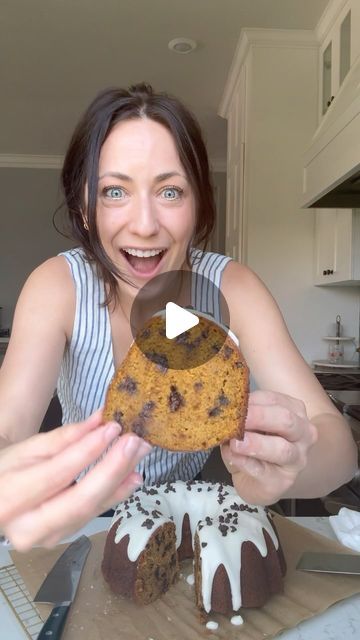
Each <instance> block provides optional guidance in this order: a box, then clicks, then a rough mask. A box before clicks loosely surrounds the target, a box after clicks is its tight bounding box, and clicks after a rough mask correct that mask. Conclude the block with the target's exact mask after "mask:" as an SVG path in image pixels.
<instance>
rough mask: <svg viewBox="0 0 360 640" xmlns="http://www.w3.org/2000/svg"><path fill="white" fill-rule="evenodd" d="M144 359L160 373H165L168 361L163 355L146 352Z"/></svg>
mask: <svg viewBox="0 0 360 640" xmlns="http://www.w3.org/2000/svg"><path fill="white" fill-rule="evenodd" d="M145 355H146V357H147V358H149V360H151V362H153V363H154V364H156V365H157V366H158V368H159V369H160V371H161V372H162V373H167V370H168V368H169V361H168V359H167V356H166V355H165V354H164V353H156V352H155V351H147V352H146V353H145Z"/></svg>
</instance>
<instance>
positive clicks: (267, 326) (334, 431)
mask: <svg viewBox="0 0 360 640" xmlns="http://www.w3.org/2000/svg"><path fill="white" fill-rule="evenodd" d="M223 289H224V295H225V297H226V299H227V300H228V303H229V301H230V304H229V306H230V317H231V320H232V322H231V325H232V329H233V331H234V332H235V334H236V335H237V336H238V337H239V340H240V346H241V350H242V352H243V354H244V356H245V359H246V360H247V363H248V365H249V368H250V371H251V373H252V375H253V376H254V378H255V380H256V382H257V385H258V386H259V388H260V389H261V390H262V391H256V392H254V393H253V394H251V396H250V400H249V410H248V417H247V421H246V436H245V439H244V441H241V442H240V441H232V442H231V443H230V445H228V446H225V447H223V449H222V453H223V459H224V462H225V464H226V465H227V467H228V469H229V470H230V472H232V473H233V479H234V484H236V485H237V488H238V490H239V493H240V494H244V492H245V494H246V495H248V496H249V497H250V498H252V499H253V500H252V501H254V502H262V503H268V504H269V503H271V502H275V501H276V500H278V499H279V498H281V497H307V498H310V497H315V496H321V495H326V494H327V493H329V492H330V491H332V490H334V489H335V488H336V487H338V486H339V485H341V484H343V483H345V482H347V481H348V480H350V479H351V478H352V477H353V476H354V474H355V472H356V469H357V449H356V445H355V443H354V440H353V438H352V435H351V431H350V428H349V426H348V424H347V423H346V421H345V420H344V418H343V417H342V416H341V414H340V413H339V412H338V411H337V409H336V408H335V407H334V405H333V403H332V402H331V400H330V399H329V398H328V396H327V394H326V393H325V391H324V390H323V388H322V387H321V385H320V383H319V382H318V380H317V379H316V378H315V376H314V375H313V373H312V371H311V369H310V367H309V366H308V365H307V364H306V362H305V361H304V360H303V358H302V356H301V355H300V353H299V352H298V350H297V348H296V346H295V344H294V343H293V341H292V339H291V337H290V336H289V333H288V330H287V328H286V326H285V323H284V320H283V318H282V315H281V313H280V311H279V308H278V307H277V305H276V303H275V301H274V299H273V298H272V296H271V295H270V293H269V292H268V290H267V289H266V287H265V286H264V284H263V283H262V282H261V281H260V280H259V278H257V276H255V274H253V273H252V272H251V271H250V270H249V269H247V268H246V267H244V266H242V265H239V264H237V263H230V264H229V265H228V267H227V269H226V271H225V273H224V283H223ZM229 462H232V464H229ZM234 467H235V468H236V471H235V472H234ZM231 469H232V471H231ZM246 495H245V497H246ZM249 501H251V500H249Z"/></svg>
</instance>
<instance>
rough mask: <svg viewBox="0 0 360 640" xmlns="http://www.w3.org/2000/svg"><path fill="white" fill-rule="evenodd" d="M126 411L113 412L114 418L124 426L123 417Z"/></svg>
mask: <svg viewBox="0 0 360 640" xmlns="http://www.w3.org/2000/svg"><path fill="white" fill-rule="evenodd" d="M123 415H124V413H123V412H122V411H120V410H118V411H114V413H113V419H114V420H115V422H118V423H119V424H121V426H123V423H122V420H121V418H122V417H123Z"/></svg>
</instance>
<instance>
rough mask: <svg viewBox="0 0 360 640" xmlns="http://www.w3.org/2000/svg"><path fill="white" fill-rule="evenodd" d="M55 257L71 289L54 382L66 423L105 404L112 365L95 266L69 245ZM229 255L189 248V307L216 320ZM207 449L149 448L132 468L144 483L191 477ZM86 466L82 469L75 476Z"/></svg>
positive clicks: (108, 329)
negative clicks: (69, 326) (71, 312)
mask: <svg viewBox="0 0 360 640" xmlns="http://www.w3.org/2000/svg"><path fill="white" fill-rule="evenodd" d="M59 255H62V256H64V257H65V258H66V260H67V262H68V264H69V268H70V270H71V274H72V277H73V280H74V284H75V291H76V310H75V318H74V326H73V333H72V337H71V341H70V343H69V344H68V345H67V347H66V349H65V352H64V357H63V361H62V365H61V370H60V374H59V379H58V383H57V393H58V397H59V400H60V404H61V407H62V412H63V419H62V421H63V424H67V423H69V422H79V421H80V420H85V419H86V418H88V417H89V416H90V415H91V414H92V413H93V412H94V411H96V409H99V408H100V407H102V406H104V402H105V395H106V391H107V387H108V385H109V383H110V381H111V379H112V377H113V375H114V373H115V369H114V358H113V350H112V337H111V325H110V316H109V311H108V308H107V307H106V306H101V303H102V302H103V301H104V299H105V286H104V282H103V280H101V279H99V277H98V275H97V273H96V268H95V265H94V264H93V263H90V262H89V261H88V260H87V259H86V257H85V254H84V252H83V250H82V249H80V248H76V249H71V250H70V251H65V252H63V253H61V254H59ZM230 259H231V258H228V257H226V256H223V255H221V254H218V253H211V252H203V251H200V250H199V249H192V250H191V254H190V260H191V264H192V272H193V274H194V277H193V291H192V305H193V307H194V308H195V309H198V310H201V311H204V312H207V313H211V314H212V315H213V316H214V318H215V320H218V321H219V322H222V317H221V311H220V299H219V289H220V285H221V277H222V273H223V271H224V268H225V266H226V265H227V263H228V262H229V261H230ZM198 276H204V278H201V277H200V278H199V277H198ZM204 285H205V286H204ZM214 285H215V286H214ZM210 453H211V450H207V451H198V452H195V453H193V452H191V453H189V452H185V453H179V452H172V451H168V450H165V449H162V448H161V447H153V449H152V451H151V452H150V453H149V454H148V455H147V456H146V457H145V458H144V459H143V460H142V461H141V462H140V464H139V465H138V466H137V467H136V471H138V472H139V473H140V474H141V475H142V476H143V478H144V482H145V483H146V484H147V485H151V484H155V483H157V482H167V481H171V480H184V481H187V480H192V479H193V478H195V477H196V475H197V474H198V473H199V472H200V471H201V469H202V467H203V466H204V464H205V462H206V460H207V458H208V457H209V455H210ZM91 466H93V465H91ZM90 468H91V467H88V468H86V469H84V471H83V472H82V473H81V474H80V476H79V478H80V477H82V476H83V475H85V473H87V471H89V469H90Z"/></svg>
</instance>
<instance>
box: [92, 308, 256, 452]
mask: <svg viewBox="0 0 360 640" xmlns="http://www.w3.org/2000/svg"><path fill="white" fill-rule="evenodd" d="M199 362H200V363H201V364H199ZM248 387H249V371H248V368H247V365H246V362H245V360H244V357H243V356H242V354H241V352H240V350H239V348H238V346H237V344H235V342H234V340H232V338H231V337H230V336H229V335H228V334H227V332H226V331H224V329H223V328H222V327H221V326H220V325H218V324H217V323H216V322H214V321H212V320H210V319H208V318H206V317H203V316H200V318H199V324H197V325H196V326H195V327H193V328H192V329H190V330H189V331H186V332H184V333H182V334H180V335H179V336H178V337H177V338H175V339H173V340H169V339H168V338H166V336H165V319H164V317H162V316H153V317H152V318H150V320H148V321H147V322H146V323H145V325H144V327H143V328H142V330H141V332H140V333H139V336H138V337H137V339H136V341H134V342H133V344H132V345H131V347H130V349H129V351H128V353H127V355H126V357H125V359H124V361H123V363H122V364H121V366H120V367H119V369H118V370H117V372H116V374H115V376H114V378H113V380H112V381H111V383H110V385H109V388H108V391H107V395H106V400H105V409H104V414H103V415H104V419H105V420H116V421H117V422H119V423H120V424H121V426H122V432H123V433H126V432H129V431H133V432H135V433H136V434H137V435H139V436H141V437H142V438H144V439H145V440H147V441H148V442H149V443H150V444H152V445H154V446H160V447H163V448H165V449H169V450H172V451H197V450H204V449H209V448H211V447H214V446H216V445H219V444H221V443H222V442H224V441H226V440H229V439H230V438H238V439H242V437H243V431H244V423H245V418H246V412H247V401H248Z"/></svg>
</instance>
